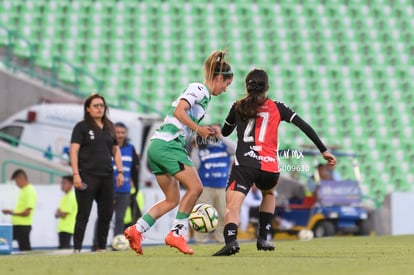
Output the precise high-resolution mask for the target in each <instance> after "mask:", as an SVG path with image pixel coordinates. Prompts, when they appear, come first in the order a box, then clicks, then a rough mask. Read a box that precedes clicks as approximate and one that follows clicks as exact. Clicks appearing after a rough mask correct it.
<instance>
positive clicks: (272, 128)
mask: <svg viewBox="0 0 414 275" xmlns="http://www.w3.org/2000/svg"><path fill="white" fill-rule="evenodd" d="M245 84H246V90H247V95H246V96H245V97H243V98H242V99H240V100H238V101H237V102H236V103H235V104H233V106H232V107H231V109H230V112H229V114H228V115H227V118H226V121H225V124H224V126H223V130H222V134H223V136H228V135H230V134H231V132H232V131H233V130H234V129H235V128H237V149H236V158H235V163H234V165H233V167H232V170H231V173H230V176H229V179H228V182H227V188H226V212H225V213H226V214H225V217H224V223H225V227H224V238H225V242H226V244H225V246H224V247H223V248H222V249H221V250H219V251H218V252H216V253H215V254H214V255H213V256H229V255H233V254H235V253H237V252H238V251H239V250H240V247H239V244H238V243H237V228H238V224H239V222H240V209H241V206H242V204H243V201H244V198H245V197H246V195H247V193H248V192H249V190H250V188H251V186H252V185H253V184H256V186H257V187H258V188H259V189H260V190H261V191H262V194H263V199H262V203H261V205H260V214H259V236H258V238H257V243H256V245H257V249H258V250H274V248H275V247H274V244H273V243H272V242H271V241H269V240H267V236H268V235H269V233H270V229H271V221H272V219H273V217H274V211H275V207H276V200H275V192H274V191H275V187H276V184H277V181H278V178H279V166H278V162H277V156H276V152H277V146H278V127H279V124H280V122H281V121H286V122H289V123H293V124H295V125H296V126H297V127H298V128H299V129H301V130H302V131H303V132H304V133H305V134H306V135H307V136H308V137H309V138H310V139H311V140H312V142H313V143H314V144H315V145H316V146H317V147H318V149H319V151H320V152H321V153H322V157H323V158H324V159H325V160H327V161H328V164H329V165H335V164H336V159H335V156H334V155H332V154H331V153H330V152H328V150H327V148H326V146H325V145H324V144H323V143H322V141H321V140H320V138H319V137H318V135H317V134H316V132H315V131H314V130H313V128H312V127H311V126H310V125H309V124H308V123H306V122H305V121H303V120H302V119H301V118H300V117H299V116H298V115H297V114H296V113H295V112H294V111H293V110H291V109H290V108H289V107H287V106H286V105H285V104H284V103H281V102H277V101H273V100H271V99H269V98H268V97H267V96H266V92H267V91H268V89H269V84H268V76H267V73H266V72H265V71H264V70H260V69H254V70H252V71H250V72H249V73H248V74H247V76H246V80H245Z"/></svg>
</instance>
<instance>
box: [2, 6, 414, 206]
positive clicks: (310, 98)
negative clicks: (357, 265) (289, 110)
mask: <svg viewBox="0 0 414 275" xmlns="http://www.w3.org/2000/svg"><path fill="white" fill-rule="evenodd" d="M0 18H1V22H0V24H1V25H3V26H5V27H7V28H9V29H11V30H15V31H17V32H18V33H19V34H21V35H22V36H24V37H25V38H26V39H27V40H29V41H31V43H32V44H33V45H34V47H35V49H36V60H35V64H36V66H38V67H40V68H43V69H51V66H52V62H51V59H52V57H53V56H55V55H59V56H62V57H63V58H65V59H67V60H70V61H71V62H73V63H74V64H76V65H78V66H81V67H82V68H84V69H85V70H87V71H89V72H91V73H92V74H94V75H95V76H96V77H97V78H99V79H102V80H103V81H104V89H103V93H104V95H105V96H106V97H107V98H108V99H109V100H110V101H112V102H114V103H119V104H124V105H123V107H128V108H134V107H133V106H132V107H131V106H129V105H128V102H127V101H128V100H122V98H131V97H132V98H139V99H140V100H141V101H143V102H146V103H148V104H150V105H152V106H154V107H155V108H157V109H159V110H166V109H167V108H168V104H169V103H170V102H171V100H172V99H173V98H175V97H176V95H177V92H179V91H180V90H182V89H184V87H185V85H186V84H187V83H189V82H191V81H200V80H202V74H201V64H202V63H203V61H204V58H205V56H207V55H208V54H209V53H210V52H211V51H212V50H214V49H217V48H223V47H227V49H228V51H229V53H230V56H231V58H232V60H231V63H232V65H233V67H234V70H235V78H234V84H233V85H232V86H231V88H229V91H228V92H227V93H226V94H225V95H223V96H222V97H221V98H220V99H213V100H212V104H211V106H210V107H209V108H210V110H209V116H208V117H207V119H206V121H207V122H215V121H223V118H224V116H225V115H226V112H227V110H228V109H229V107H230V105H231V104H232V102H233V101H234V100H235V99H236V98H239V97H240V96H241V95H242V94H243V93H244V89H243V80H244V76H245V74H246V73H247V71H248V70H249V69H251V68H252V67H254V66H258V67H262V68H265V69H266V70H268V72H269V74H270V76H271V92H270V94H271V96H272V97H274V98H276V99H278V100H280V101H283V102H286V103H287V104H288V105H289V106H291V107H293V108H294V109H295V110H296V111H297V112H298V113H299V114H301V115H302V116H303V117H304V118H305V119H306V120H308V121H309V122H310V123H311V124H312V125H314V126H315V128H316V129H318V130H319V131H318V132H319V133H320V134H321V136H322V137H323V139H324V140H325V141H326V142H327V143H328V144H332V145H338V146H340V147H341V150H344V151H353V152H355V153H357V154H360V158H359V162H360V164H361V172H362V175H363V181H362V186H363V190H364V192H365V194H366V195H367V196H368V197H371V198H372V199H373V201H374V202H375V203H380V202H381V201H382V199H383V197H384V195H385V194H386V193H388V192H390V191H393V190H395V191H406V190H413V189H414V184H413V183H414V172H413V171H412V167H413V166H412V163H414V141H413V140H412V138H411V136H412V134H413V128H414V125H413V123H412V121H413V120H412V115H414V100H413V94H414V93H413V92H412V91H413V90H414V58H413V57H414V44H413V43H412V41H413V40H414V7H413V5H412V3H411V1H409V0H393V1H391V0H369V1H360V0H329V1H324V0H321V1H318V0H291V1H283V0H276V1H270V0H263V1H247V0H233V1H217V0H211V1H196V0H188V1H185V0H179V1H159V0H152V1H147V0H145V1H143V0H141V1H134V0H118V1H116V0H102V1H92V0H82V1H81V0H78V1H76V0H73V1H71V0H61V1H48V0H37V1H30V0H28V1H23V0H3V1H1V2H0ZM0 30H1V29H0ZM6 43H7V39H6V38H5V37H4V32H3V31H1V32H0V46H3V47H4V46H6ZM15 54H16V55H17V56H20V57H23V58H24V57H28V56H29V54H30V53H29V52H28V49H27V45H25V44H21V45H20V44H18V45H15ZM59 78H60V79H61V80H64V81H67V82H71V81H74V79H73V78H74V75H73V70H71V68H69V67H68V66H62V68H61V69H60V71H59ZM81 87H82V88H84V89H85V90H91V89H93V83H91V82H90V81H89V82H88V80H87V79H85V80H81ZM280 135H281V140H282V142H283V143H282V144H281V147H288V146H295V144H302V143H304V142H305V141H306V138H305V137H304V136H302V135H300V134H298V132H297V130H296V129H293V127H290V126H282V129H281V133H280ZM289 141H292V144H289V143H288V142H289ZM296 146H297V145H296ZM344 162H345V163H344ZM347 162H348V161H343V162H341V160H339V165H338V169H339V172H340V173H341V174H342V175H343V177H345V178H346V177H351V175H352V166H351V165H349V163H347ZM310 165H313V164H312V163H310Z"/></svg>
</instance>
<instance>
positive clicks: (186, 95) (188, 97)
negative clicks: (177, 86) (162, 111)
mask: <svg viewBox="0 0 414 275" xmlns="http://www.w3.org/2000/svg"><path fill="white" fill-rule="evenodd" d="M182 99H183V100H185V101H187V102H188V104H190V109H188V110H187V115H188V116H189V117H190V118H191V119H192V120H193V121H194V122H195V123H197V124H198V123H199V122H200V121H201V120H202V119H203V117H204V115H205V113H206V109H207V106H208V103H209V102H210V99H211V96H210V91H209V90H208V88H207V87H206V86H205V85H204V84H201V83H191V84H190V85H188V87H187V89H185V90H184V92H183V93H182V94H181V95H180V96H179V97H178V99H176V100H175V101H174V102H173V103H172V104H171V108H170V110H169V111H168V114H167V116H166V117H165V119H164V122H163V124H162V125H161V126H160V128H158V129H157V131H156V132H155V134H154V135H153V136H152V137H151V139H155V138H156V139H162V140H165V141H171V140H173V139H176V138H179V139H180V141H181V142H183V143H185V142H186V141H187V139H188V138H190V137H191V135H192V131H191V129H190V128H188V127H187V126H186V125H184V124H183V123H181V122H180V121H179V120H178V119H177V118H176V117H175V116H174V110H175V107H177V105H178V103H179V102H180V100H182Z"/></svg>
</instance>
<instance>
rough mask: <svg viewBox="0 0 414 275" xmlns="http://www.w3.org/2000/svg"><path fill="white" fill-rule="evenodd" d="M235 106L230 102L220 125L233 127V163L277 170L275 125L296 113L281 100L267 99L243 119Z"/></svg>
mask: <svg viewBox="0 0 414 275" xmlns="http://www.w3.org/2000/svg"><path fill="white" fill-rule="evenodd" d="M235 107H236V104H233V106H232V107H231V109H230V111H229V114H228V115H227V118H226V121H225V126H224V127H225V128H227V129H231V131H232V130H233V129H234V128H237V149H236V158H235V164H236V165H245V166H250V167H255V168H258V169H260V170H263V171H267V172H274V173H276V172H279V165H278V162H277V149H278V128H279V124H280V122H281V121H286V122H289V123H290V122H292V120H293V118H294V117H295V116H296V113H295V112H294V111H293V110H292V109H290V108H289V107H288V106H286V104H284V103H281V102H277V101H273V100H271V99H267V100H266V102H265V103H264V104H263V105H262V106H260V107H259V110H258V113H257V117H256V118H252V119H249V120H243V119H241V118H240V116H239V115H238V114H237V112H236V108H235ZM225 128H223V132H224V130H225ZM231 131H230V132H231Z"/></svg>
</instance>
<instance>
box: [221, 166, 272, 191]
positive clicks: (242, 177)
mask: <svg viewBox="0 0 414 275" xmlns="http://www.w3.org/2000/svg"><path fill="white" fill-rule="evenodd" d="M278 179H279V173H271V172H266V171H262V170H260V169H256V168H252V167H249V166H236V165H233V167H232V168H231V172H230V176H229V180H228V181H227V187H226V190H227V189H230V190H235V191H239V192H242V193H243V194H245V195H247V193H249V191H250V188H251V187H252V185H253V184H256V187H257V188H259V189H260V190H263V191H264V190H270V189H272V188H274V187H275V186H276V185H277V181H278Z"/></svg>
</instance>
